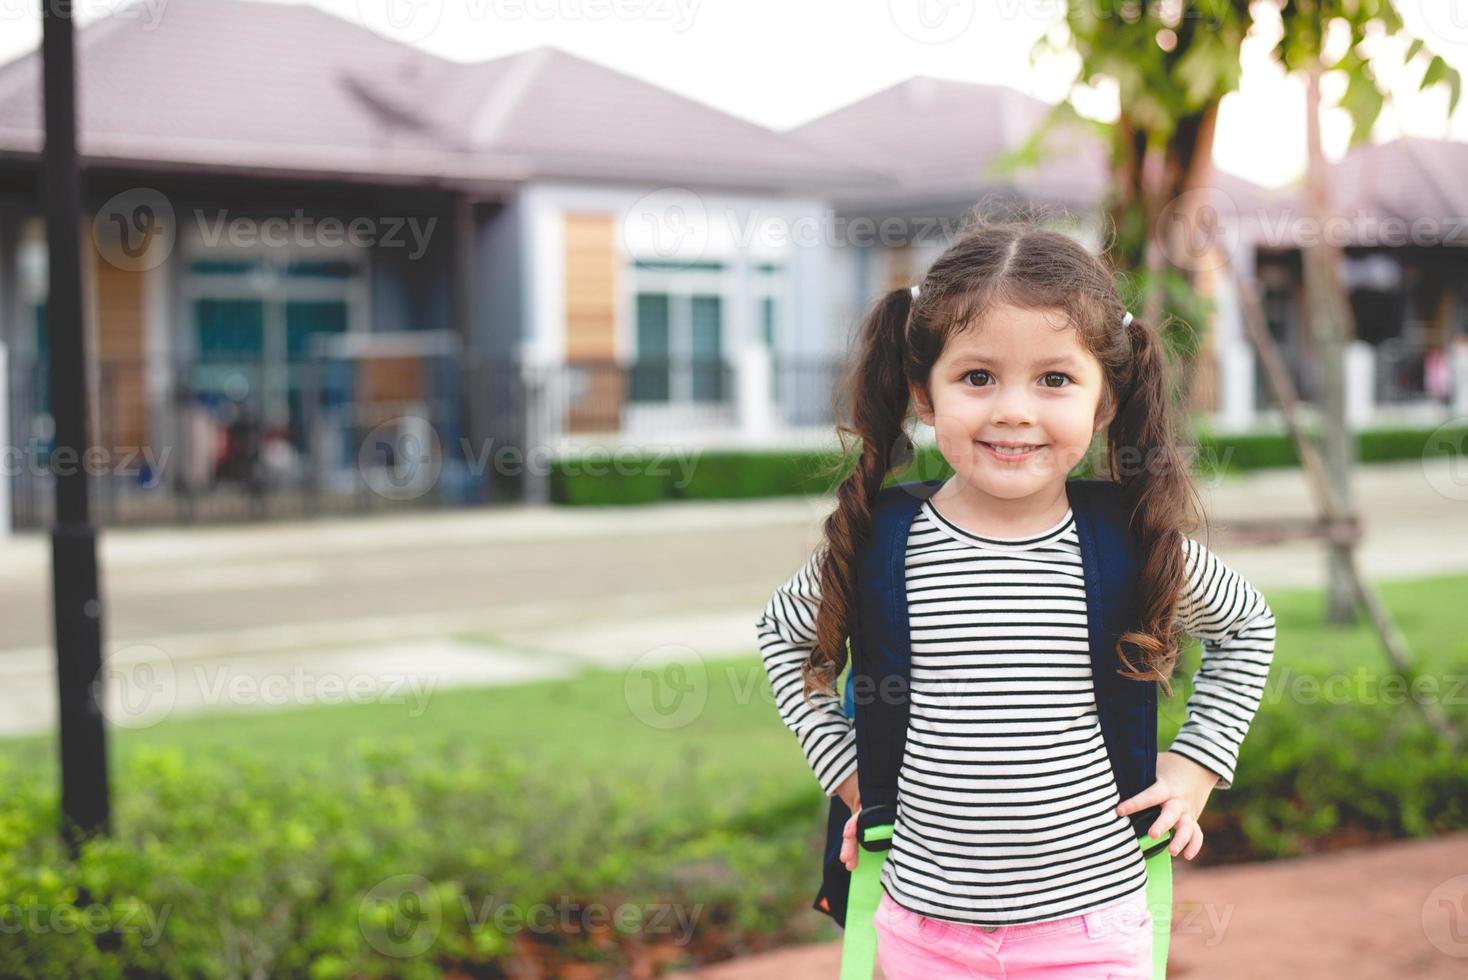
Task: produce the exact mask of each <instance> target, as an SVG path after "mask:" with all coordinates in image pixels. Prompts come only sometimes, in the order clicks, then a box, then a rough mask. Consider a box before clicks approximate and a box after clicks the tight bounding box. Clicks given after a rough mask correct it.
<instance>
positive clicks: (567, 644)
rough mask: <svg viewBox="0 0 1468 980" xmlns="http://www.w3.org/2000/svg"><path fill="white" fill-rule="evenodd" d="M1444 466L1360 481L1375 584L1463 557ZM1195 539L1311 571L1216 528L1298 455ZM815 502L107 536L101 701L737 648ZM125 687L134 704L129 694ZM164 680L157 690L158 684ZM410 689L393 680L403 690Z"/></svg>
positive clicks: (36, 574) (25, 596) (7, 584)
mask: <svg viewBox="0 0 1468 980" xmlns="http://www.w3.org/2000/svg"><path fill="white" fill-rule="evenodd" d="M1455 462H1456V461H1453V460H1448V459H1436V460H1430V461H1427V462H1425V463H1423V462H1417V461H1413V462H1410V463H1392V464H1378V465H1373V466H1368V467H1364V468H1362V469H1361V470H1360V471H1359V476H1358V480H1357V484H1356V492H1357V498H1358V504H1359V507H1360V509H1361V512H1362V514H1363V518H1364V522H1365V527H1366V537H1365V539H1364V542H1363V546H1362V562H1363V566H1364V567H1365V569H1366V570H1367V572H1368V574H1370V575H1371V576H1373V577H1374V578H1377V579H1388V578H1400V577H1411V576H1418V575H1424V574H1432V573H1445V572H1453V571H1461V570H1464V569H1468V549H1465V548H1463V547H1461V545H1459V544H1457V543H1458V542H1461V541H1463V540H1464V539H1465V538H1468V478H1464V477H1462V476H1460V474H1459V473H1458V472H1457V470H1458V469H1459V467H1457V466H1455V465H1454V464H1455ZM1200 493H1201V496H1202V498H1203V500H1204V502H1205V505H1206V506H1207V508H1208V510H1209V513H1210V514H1211V517H1212V522H1211V523H1212V530H1211V534H1209V535H1203V534H1200V535H1199V538H1200V539H1201V540H1203V541H1204V543H1205V544H1207V545H1208V546H1209V547H1211V548H1213V549H1214V550H1215V551H1217V552H1218V554H1219V555H1220V556H1221V557H1223V558H1224V560H1225V561H1227V562H1229V564H1231V565H1232V566H1234V567H1235V568H1237V569H1238V570H1239V571H1240V572H1241V573H1242V574H1244V575H1245V576H1246V577H1248V578H1249V579H1250V580H1251V581H1253V582H1254V583H1255V584H1256V585H1259V586H1260V587H1261V588H1269V587H1275V586H1285V585H1289V586H1295V585H1314V584H1319V583H1320V582H1321V581H1322V580H1323V574H1324V567H1325V566H1324V560H1323V557H1322V555H1323V549H1322V547H1321V545H1320V544H1319V543H1316V542H1296V543H1292V544H1288V545H1282V546H1268V547H1235V546H1233V545H1231V544H1230V543H1229V534H1228V530H1229V522H1230V521H1235V520H1248V519H1257V518H1260V517H1266V516H1278V517H1307V516H1309V515H1310V513H1311V508H1310V503H1309V498H1308V496H1307V494H1306V491H1305V485H1304V481H1303V478H1302V476H1301V474H1300V473H1299V472H1298V471H1297V470H1288V469H1287V470H1267V471H1259V472H1256V473H1252V474H1248V475H1246V476H1244V477H1242V478H1238V479H1231V480H1228V481H1224V482H1222V483H1219V484H1218V485H1208V484H1205V485H1203V486H1201V487H1200ZM831 505H832V500H831V498H830V497H809V498H783V499H771V500H753V501H735V502H711V503H700V502H687V503H672V504H656V505H649V506H642V507H627V508H622V507H605V508H554V507H511V508H500V509H483V510H472V511H441V512H425V513H421V514H409V515H390V516H373V517H366V518H333V519H322V520H315V521H291V522H279V523H268V524H257V525H245V526H230V527H210V528H192V529H187V528H168V529H146V530H111V531H107V532H105V533H104V534H103V536H102V539H101V541H102V561H103V598H104V607H103V626H104V629H105V635H106V637H107V638H108V650H107V656H108V669H109V677H110V678H111V680H112V681H113V683H111V684H109V699H111V700H110V701H109V715H111V716H113V720H114V721H115V722H117V723H119V724H148V723H151V722H152V721H153V720H156V718H157V717H159V716H160V713H161V714H167V713H178V712H187V711H196V710H200V711H202V710H208V709H210V708H212V707H229V708H237V707H246V706H261V707H274V706H281V705H286V704H301V703H311V702H313V701H316V702H319V701H324V700H328V699H330V698H333V697H335V698H337V699H341V698H343V697H346V696H348V695H345V694H343V693H341V692H342V691H345V690H348V689H350V690H351V691H353V692H355V693H354V694H352V695H350V696H353V697H360V698H362V699H372V698H382V697H385V696H389V694H390V693H391V692H392V691H397V692H399V693H401V692H404V691H413V690H416V691H417V692H418V695H417V696H426V692H427V691H430V690H432V689H437V688H441V687H445V686H449V685H455V684H493V683H517V682H521V681H525V680H529V679H534V678H539V677H555V676H563V675H565V674H567V673H570V672H573V671H575V670H578V669H581V668H582V667H585V666H603V667H616V666H621V665H626V664H630V663H631V662H633V661H634V660H636V659H638V658H639V657H642V656H645V655H647V654H648V653H649V652H651V651H656V650H657V649H658V648H662V647H678V648H681V649H685V650H692V651H694V652H695V653H696V654H698V655H700V656H705V657H716V656H721V655H725V654H730V653H745V652H752V651H753V650H754V648H755V635H754V621H755V619H756V618H757V616H758V614H759V610H760V609H762V608H763V606H764V604H765V603H766V602H767V601H768V599H769V596H770V593H771V592H772V591H773V589H774V588H775V587H776V586H777V585H779V584H780V583H781V582H783V581H784V580H785V579H787V578H788V577H789V576H790V575H791V573H793V572H794V571H795V569H796V568H797V567H798V566H799V565H800V563H801V562H803V561H804V560H805V558H806V557H807V556H808V555H809V554H810V552H811V550H812V549H813V548H814V547H816V545H817V544H818V542H819V540H820V525H821V521H822V519H823V518H824V517H825V516H826V514H827V513H828V511H829V509H830V507H831ZM49 579H50V553H49V539H48V538H47V537H45V536H44V535H40V534H31V535H25V536H20V537H16V538H12V539H10V540H8V541H5V542H3V543H0V616H3V617H4V622H5V623H6V629H5V631H4V635H3V636H0V679H3V680H4V684H3V685H0V733H5V732H30V731H41V730H45V729H48V728H50V727H51V726H52V725H54V717H55V707H54V701H55V681H54V663H53V660H54V653H53V651H52V648H51V625H50V619H49V617H50V602H51V596H50V581H49ZM132 685H140V686H143V687H146V688H147V689H149V690H152V691H154V692H155V693H154V694H153V695H152V696H150V698H149V699H147V700H149V704H150V705H151V707H148V708H147V710H142V709H137V710H134V709H130V708H128V707H127V704H126V703H124V702H127V701H128V697H129V695H130V693H131V694H137V693H138V692H137V691H132V690H131V686H132ZM159 692H161V693H159ZM404 696H406V695H404Z"/></svg>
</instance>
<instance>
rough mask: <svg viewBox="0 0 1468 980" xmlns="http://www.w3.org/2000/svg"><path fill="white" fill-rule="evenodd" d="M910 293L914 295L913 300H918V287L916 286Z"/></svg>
mask: <svg viewBox="0 0 1468 980" xmlns="http://www.w3.org/2000/svg"><path fill="white" fill-rule="evenodd" d="M910 292H911V293H912V298H913V299H917V298H918V287H916V286H914V287H912V289H911V290H910Z"/></svg>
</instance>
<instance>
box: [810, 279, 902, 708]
mask: <svg viewBox="0 0 1468 980" xmlns="http://www.w3.org/2000/svg"><path fill="white" fill-rule="evenodd" d="M917 305H918V303H915V302H914V300H913V297H912V293H911V291H910V290H908V289H906V288H903V289H894V290H891V291H890V292H888V293H887V294H886V295H884V296H883V297H882V298H881V299H880V300H879V301H878V302H877V305H876V306H875V307H874V308H873V309H872V311H871V312H870V313H869V314H867V316H866V318H865V319H864V320H863V321H862V324H861V327H860V329H859V331H858V336H857V345H858V346H857V356H856V360H855V363H854V365H853V367H852V368H851V369H850V370H849V372H848V375H847V377H846V379H845V382H844V384H842V385H841V386H840V389H839V390H838V393H837V394H838V403H837V411H836V418H837V422H836V430H837V433H838V435H839V437H840V439H841V446H842V453H841V457H842V459H843V460H845V459H846V458H847V457H848V456H849V454H850V447H849V444H848V440H847V437H848V436H854V437H856V438H857V439H858V440H859V441H860V447H861V451H860V455H859V456H858V457H857V459H856V463H855V466H854V467H853V468H852V470H851V471H850V473H848V474H847V475H846V477H845V479H843V480H842V481H841V483H840V484H839V485H838V486H837V487H836V508H835V510H833V511H832V512H831V514H830V516H828V517H827V518H826V522H825V543H826V549H825V551H824V554H823V556H822V559H821V605H820V610H819V612H818V613H817V615H816V642H815V647H814V648H813V649H812V650H811V653H810V656H809V657H808V658H807V659H806V662H805V663H804V664H803V665H802V667H801V676H802V677H803V678H804V682H805V684H804V693H805V696H806V698H807V699H809V697H810V693H811V691H812V690H820V691H823V692H825V693H828V694H831V695H832V696H835V693H836V692H835V684H836V678H837V677H838V676H839V675H840V673H841V669H842V668H843V667H844V666H845V665H846V639H847V636H848V635H849V631H850V623H851V619H852V617H853V615H854V609H855V604H856V559H857V555H858V554H859V552H860V550H861V548H862V546H863V545H864V544H865V543H866V540H867V538H868V537H869V536H870V534H871V530H872V511H873V508H874V507H875V506H876V502H877V494H878V492H879V491H880V490H881V489H882V483H883V482H884V481H885V480H886V478H887V475H888V474H889V473H891V472H892V471H893V470H894V469H898V468H901V467H904V466H906V465H907V464H908V463H910V462H911V461H912V459H913V457H914V449H913V444H912V439H911V437H910V436H909V435H908V433H907V429H906V421H907V413H908V408H909V400H910V398H911V391H910V389H909V388H908V382H907V376H906V371H905V360H906V358H907V347H906V343H905V336H906V332H907V326H908V318H909V316H910V315H911V314H912V311H913V309H914V307H916V306H917Z"/></svg>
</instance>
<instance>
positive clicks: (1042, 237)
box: [801, 219, 1202, 698]
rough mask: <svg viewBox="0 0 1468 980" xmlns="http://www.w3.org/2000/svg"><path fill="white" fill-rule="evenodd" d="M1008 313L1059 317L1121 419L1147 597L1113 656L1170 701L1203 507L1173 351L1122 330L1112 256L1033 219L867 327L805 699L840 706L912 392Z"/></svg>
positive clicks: (955, 252)
mask: <svg viewBox="0 0 1468 980" xmlns="http://www.w3.org/2000/svg"><path fill="white" fill-rule="evenodd" d="M999 304H1007V305H1011V306H1017V307H1021V308H1026V309H1034V310H1046V311H1049V310H1055V311H1058V312H1060V313H1062V314H1063V315H1064V317H1065V319H1066V321H1067V322H1069V323H1070V324H1071V325H1073V326H1074V327H1075V328H1076V330H1077V331H1078V332H1079V339H1080V342H1081V344H1082V345H1083V346H1084V347H1085V348H1086V349H1087V350H1089V351H1090V352H1091V353H1092V354H1093V355H1094V356H1095V357H1096V359H1097V360H1098V361H1099V362H1100V364H1101V367H1102V372H1103V375H1104V378H1105V384H1104V387H1103V393H1102V396H1101V401H1100V404H1099V405H1098V407H1097V412H1098V417H1104V415H1105V414H1106V413H1107V412H1108V411H1110V410H1111V409H1112V408H1113V407H1114V408H1115V415H1114V416H1113V417H1112V419H1111V421H1110V423H1109V424H1108V426H1107V428H1106V446H1105V452H1104V461H1105V466H1106V473H1108V474H1111V478H1112V479H1115V480H1117V482H1119V483H1120V484H1121V496H1122V500H1123V506H1124V508H1125V510H1126V511H1127V514H1128V515H1129V520H1130V526H1131V530H1132V533H1133V535H1134V536H1135V539H1136V541H1137V545H1138V562H1139V572H1138V574H1139V582H1138V590H1139V595H1140V596H1141V599H1140V601H1139V603H1138V607H1137V621H1136V622H1135V624H1134V626H1135V628H1134V629H1132V630H1129V631H1127V632H1124V633H1123V635H1122V636H1121V638H1120V640H1119V642H1118V644H1117V652H1118V654H1119V656H1120V659H1121V662H1122V664H1124V665H1125V666H1124V667H1122V668H1118V673H1120V674H1122V675H1123V676H1125V677H1128V678H1132V679H1136V680H1156V681H1158V682H1160V683H1161V685H1162V687H1163V690H1164V691H1165V692H1166V693H1167V694H1168V695H1169V696H1170V695H1171V694H1172V688H1171V684H1170V683H1169V678H1170V677H1171V675H1172V671H1173V668H1174V667H1175V665H1176V663H1177V658H1178V653H1179V643H1178V640H1179V627H1178V624H1177V622H1176V612H1177V610H1176V608H1175V605H1176V603H1177V599H1178V595H1179V592H1180V590H1181V588H1182V586H1183V585H1184V584H1185V582H1184V576H1185V575H1186V572H1187V569H1186V562H1185V557H1184V554H1183V551H1182V547H1181V545H1182V537H1183V535H1185V534H1187V533H1189V532H1191V531H1193V530H1195V529H1196V528H1197V526H1198V515H1199V514H1200V513H1201V511H1202V509H1201V507H1199V508H1197V509H1196V510H1195V509H1194V507H1193V503H1194V499H1195V497H1196V492H1195V489H1194V487H1193V482H1192V474H1191V472H1190V469H1189V466H1188V463H1187V462H1186V460H1185V459H1184V457H1183V454H1182V452H1181V450H1180V448H1179V447H1180V443H1179V436H1180V433H1181V432H1182V431H1183V428H1184V426H1185V424H1186V423H1185V421H1184V420H1182V419H1181V418H1180V417H1179V416H1180V413H1178V412H1177V410H1176V408H1175V405H1174V398H1173V391H1172V383H1171V376H1172V375H1171V372H1170V370H1169V365H1168V357H1167V352H1166V350H1165V348H1164V345H1163V340H1162V338H1161V337H1160V336H1159V335H1158V334H1157V332H1156V331H1154V330H1153V329H1152V328H1151V327H1149V326H1147V325H1146V324H1145V323H1143V322H1142V321H1141V320H1140V319H1139V318H1136V317H1134V318H1133V319H1132V321H1131V324H1130V326H1129V327H1127V328H1123V327H1122V326H1121V322H1122V318H1123V316H1124V315H1125V314H1126V312H1127V309H1126V306H1125V305H1124V303H1123V301H1122V299H1121V297H1120V295H1119V294H1118V292H1117V287H1116V282H1115V279H1114V276H1113V274H1112V270H1111V269H1110V268H1109V266H1108V263H1107V262H1106V261H1105V260H1104V259H1103V258H1101V257H1099V256H1096V255H1093V254H1092V253H1091V252H1090V251H1089V250H1088V249H1087V248H1086V247H1085V246H1084V245H1083V244H1081V243H1080V242H1079V241H1077V240H1076V239H1074V238H1072V237H1071V236H1069V235H1067V234H1064V233H1061V232H1058V231H1051V230H1047V229H1045V228H1043V227H1040V226H1039V225H1038V223H1037V221H1036V220H1034V219H1027V220H1017V221H1006V222H1002V223H979V224H972V225H970V226H967V227H965V228H964V229H963V230H962V231H960V232H959V233H958V234H957V235H956V236H955V238H954V239H953V241H952V242H951V243H950V244H949V246H948V247H947V248H946V249H945V250H944V251H943V253H942V255H940V256H939V257H938V258H937V259H936V260H935V261H934V262H933V264H932V266H931V267H930V268H929V269H928V272H927V275H926V276H925V277H924V278H923V280H922V283H921V288H920V293H919V296H918V297H917V299H916V300H914V299H913V297H912V294H911V292H910V290H909V289H908V288H907V287H905V286H904V287H902V288H900V289H893V290H890V291H889V292H887V293H884V294H883V295H882V296H881V297H880V298H879V299H878V300H877V302H876V304H875V305H874V306H873V308H872V309H871V310H870V311H869V312H868V313H867V315H866V317H865V318H864V319H863V320H862V323H861V326H860V329H859V333H858V336H857V337H856V341H855V346H854V350H853V351H852V354H851V360H850V361H849V362H848V365H847V369H846V377H845V379H844V381H843V383H842V384H841V385H840V386H839V388H838V391H837V393H836V397H837V411H836V416H837V423H836V427H837V432H838V434H839V435H840V438H841V445H842V447H843V450H844V451H843V454H842V456H843V458H847V457H849V455H850V445H849V443H848V439H847V437H848V436H855V437H856V438H857V439H858V440H860V455H859V456H858V457H857V458H856V460H855V465H854V467H853V468H852V470H851V471H850V473H849V474H847V475H846V477H845V478H844V479H843V480H842V481H841V483H840V484H839V485H838V486H837V487H836V508H835V510H834V511H833V512H832V513H831V515H830V516H829V517H827V518H826V521H825V528H824V530H825V549H824V553H823V555H822V558H821V605H820V610H819V612H818V613H817V616H816V643H815V647H814V649H813V650H812V651H811V654H810V656H809V657H808V658H807V659H806V662H805V663H804V664H803V666H802V670H801V674H802V676H803V677H804V680H805V683H804V693H805V696H806V697H807V698H809V696H810V693H811V692H812V691H813V690H820V691H824V692H826V693H828V694H831V695H832V696H835V681H836V678H837V676H838V675H839V674H840V673H841V669H842V667H843V666H844V665H845V663H846V638H847V636H848V635H849V624H850V620H851V617H852V615H853V607H854V604H855V602H856V581H855V573H856V560H857V555H858V553H859V552H860V550H861V548H862V546H863V545H864V543H865V542H866V539H867V537H868V535H869V534H870V532H871V527H872V509H873V507H874V506H875V504H876V500H877V494H878V491H880V490H881V488H882V485H883V483H884V481H885V480H886V478H887V477H888V475H889V474H891V473H892V472H894V471H898V470H902V469H904V468H905V467H906V466H907V464H908V463H910V462H911V461H912V460H913V458H914V455H915V454H914V447H913V443H912V439H911V437H910V435H909V434H908V431H907V421H908V413H909V408H910V404H909V400H910V397H911V390H912V387H918V388H919V389H920V390H923V391H926V390H927V382H928V375H929V372H930V371H931V370H932V367H933V364H934V362H936V361H937V360H938V356H939V354H941V353H942V351H943V345H944V344H945V343H946V341H947V340H948V338H949V337H951V336H953V335H954V334H955V333H956V332H958V331H960V330H963V329H968V328H971V327H972V326H974V325H975V324H978V323H980V322H981V321H982V319H983V317H984V315H985V314H986V312H987V311H988V310H990V309H992V308H994V307H995V306H997V305H999ZM910 386H912V387H910ZM1118 452H1120V454H1121V457H1122V458H1121V460H1120V461H1118V459H1117V456H1118ZM1119 462H1120V465H1118V463H1119ZM1127 647H1131V648H1132V649H1134V650H1135V651H1136V652H1137V654H1139V658H1138V659H1139V661H1140V663H1138V662H1137V661H1135V660H1133V659H1132V658H1131V657H1129V656H1128V655H1127V649H1126V648H1127Z"/></svg>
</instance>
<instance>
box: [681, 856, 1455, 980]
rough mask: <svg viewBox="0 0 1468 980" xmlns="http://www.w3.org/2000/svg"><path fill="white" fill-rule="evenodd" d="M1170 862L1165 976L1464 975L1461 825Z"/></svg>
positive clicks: (820, 957)
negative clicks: (1280, 854) (1283, 856)
mask: <svg viewBox="0 0 1468 980" xmlns="http://www.w3.org/2000/svg"><path fill="white" fill-rule="evenodd" d="M1173 869H1174V870H1173V922H1172V940H1171V944H1170V946H1169V956H1168V970H1167V974H1168V977H1169V980H1171V978H1178V980H1182V978H1187V980H1215V978H1216V980H1249V978H1254V977H1286V978H1289V980H1327V978H1328V980H1387V978H1390V980H1407V978H1410V980H1464V978H1468V833H1463V834H1452V835H1449V836H1445V837H1437V838H1433V839H1431V840H1419V841H1399V842H1394V843H1391V844H1379V845H1372V846H1367V847H1361V848H1353V849H1350V850H1342V851H1335V852H1332V853H1329V854H1322V855H1315V856H1311V857H1302V858H1293V859H1289V860H1282V861H1268V862H1257V863H1249V864H1235V865H1226V866H1221V867H1216V868H1201V867H1193V866H1192V865H1190V864H1189V863H1188V862H1186V861H1183V860H1180V859H1179V860H1175V861H1174V862H1173ZM840 959H841V951H840V946H839V944H837V943H820V944H815V945H809V946H803V947H797V948H794V949H787V950H781V951H779V952H776V953H769V954H765V955H762V956H756V957H750V958H748V959H742V960H735V961H731V962H727V963H722V964H718V965H717V966H713V967H709V968H707V969H703V970H698V971H694V972H691V973H684V974H680V975H679V976H680V977H681V978H682V980H808V978H809V980H815V978H822V980H824V978H829V977H835V976H836V975H837V974H838V973H839V964H840ZM878 976H879V977H880V976H881V973H880V971H878Z"/></svg>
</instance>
